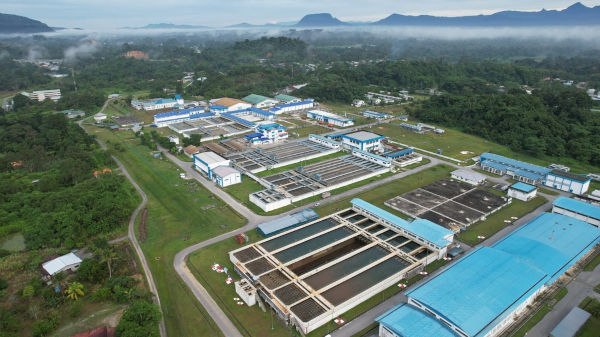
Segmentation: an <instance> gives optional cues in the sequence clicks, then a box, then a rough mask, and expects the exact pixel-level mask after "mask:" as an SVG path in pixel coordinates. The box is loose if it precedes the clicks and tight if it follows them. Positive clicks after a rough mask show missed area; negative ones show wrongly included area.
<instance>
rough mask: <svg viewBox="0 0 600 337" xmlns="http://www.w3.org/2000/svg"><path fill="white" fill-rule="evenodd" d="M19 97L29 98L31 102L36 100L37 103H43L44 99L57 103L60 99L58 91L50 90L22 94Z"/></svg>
mask: <svg viewBox="0 0 600 337" xmlns="http://www.w3.org/2000/svg"><path fill="white" fill-rule="evenodd" d="M21 95H23V96H25V97H29V99H31V100H36V101H38V102H42V101H44V100H45V99H46V98H49V99H51V100H53V101H54V102H56V101H58V100H59V99H60V97H61V94H60V89H52V90H39V91H32V92H30V93H29V92H22V93H21Z"/></svg>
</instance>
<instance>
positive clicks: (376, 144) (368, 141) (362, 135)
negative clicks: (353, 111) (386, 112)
mask: <svg viewBox="0 0 600 337" xmlns="http://www.w3.org/2000/svg"><path fill="white" fill-rule="evenodd" d="M384 139H385V136H382V135H378V134H376V133H373V132H369V131H357V132H351V133H347V134H344V135H342V144H343V145H344V146H346V147H349V148H354V149H359V150H362V151H380V150H382V149H383V145H381V141H382V140H384Z"/></svg>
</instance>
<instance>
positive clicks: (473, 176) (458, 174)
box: [451, 169, 485, 186]
mask: <svg viewBox="0 0 600 337" xmlns="http://www.w3.org/2000/svg"><path fill="white" fill-rule="evenodd" d="M451 176H452V179H456V180H460V181H463V182H465V183H467V184H471V185H474V186H477V185H479V184H481V183H483V182H484V181H485V175H483V174H481V173H477V172H475V171H471V170H467V169H458V170H456V171H452V174H451Z"/></svg>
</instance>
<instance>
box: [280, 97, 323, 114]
mask: <svg viewBox="0 0 600 337" xmlns="http://www.w3.org/2000/svg"><path fill="white" fill-rule="evenodd" d="M314 106H315V101H314V100H313V99H312V98H307V99H305V100H304V101H300V102H289V103H285V104H280V105H276V106H274V107H272V108H271V109H269V111H270V112H272V113H274V114H276V115H279V114H282V113H286V112H294V111H300V110H306V109H310V108H313V107H314Z"/></svg>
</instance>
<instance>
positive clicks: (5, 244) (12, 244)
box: [0, 233, 25, 252]
mask: <svg viewBox="0 0 600 337" xmlns="http://www.w3.org/2000/svg"><path fill="white" fill-rule="evenodd" d="M0 249H6V250H8V251H11V252H20V251H22V250H25V237H24V236H23V234H21V233H14V234H10V235H8V236H7V237H6V238H4V240H3V241H1V242H0Z"/></svg>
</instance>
